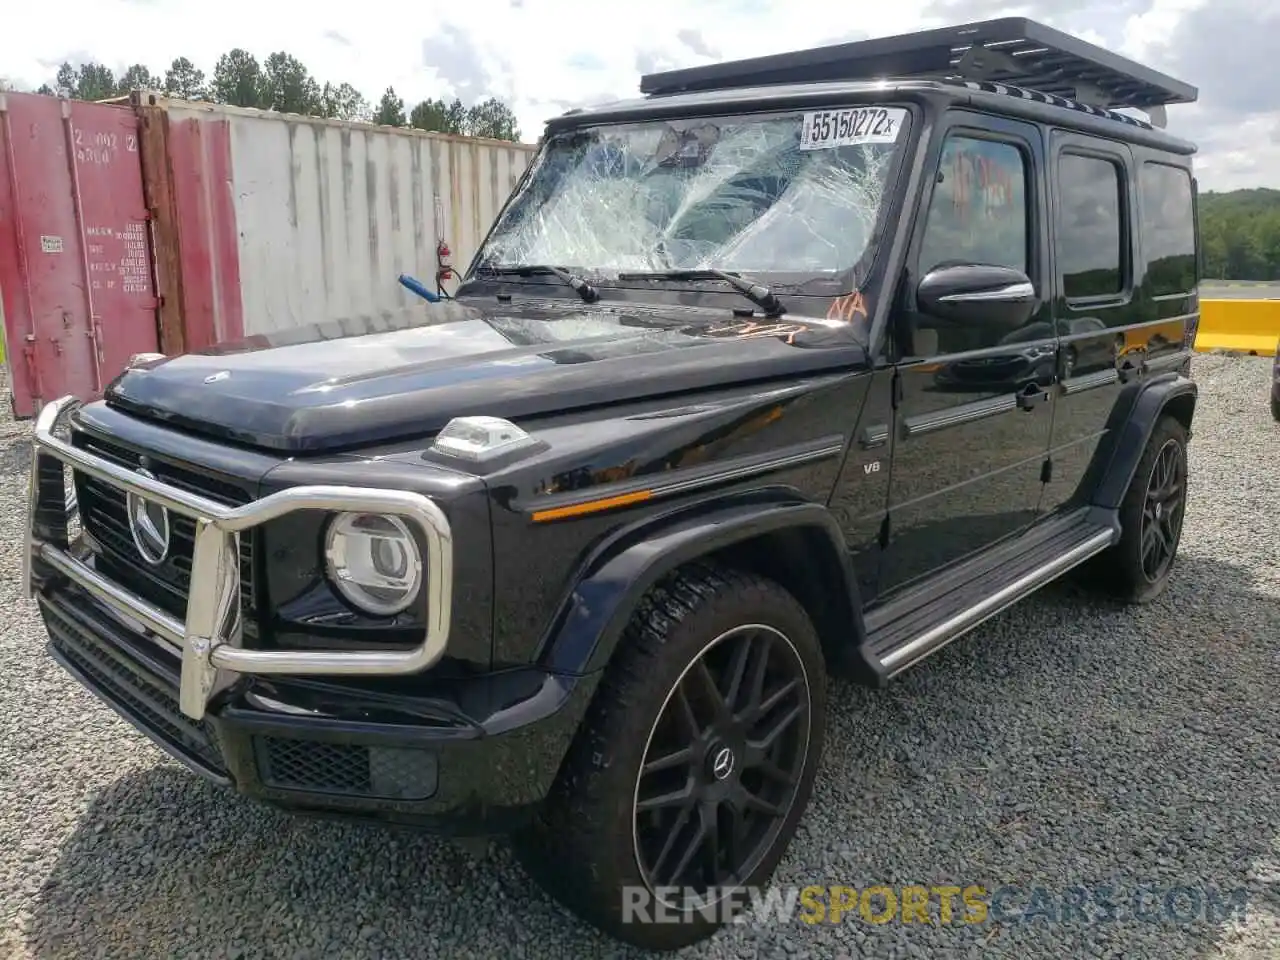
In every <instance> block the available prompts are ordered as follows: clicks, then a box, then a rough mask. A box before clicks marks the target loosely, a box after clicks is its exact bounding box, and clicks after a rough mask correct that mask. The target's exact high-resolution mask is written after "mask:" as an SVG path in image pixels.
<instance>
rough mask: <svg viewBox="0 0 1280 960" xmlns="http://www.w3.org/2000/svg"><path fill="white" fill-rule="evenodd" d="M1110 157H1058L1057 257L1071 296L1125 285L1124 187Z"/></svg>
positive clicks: (1094, 294)
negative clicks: (1107, 158) (1105, 158)
mask: <svg viewBox="0 0 1280 960" xmlns="http://www.w3.org/2000/svg"><path fill="white" fill-rule="evenodd" d="M1121 184H1122V175H1121V168H1120V166H1119V165H1118V164H1116V163H1114V162H1113V161H1111V160H1103V159H1101V158H1099V157H1084V156H1079V155H1077V154H1072V153H1064V154H1063V155H1062V156H1061V157H1060V158H1059V159H1058V196H1059V198H1060V202H1061V210H1060V213H1059V216H1058V223H1057V228H1056V233H1057V257H1058V270H1059V272H1060V273H1061V275H1062V292H1063V294H1064V296H1066V297H1067V299H1069V300H1076V299H1080V298H1084V297H1105V296H1108V295H1113V294H1117V293H1120V292H1121V291H1123V290H1124V261H1125V258H1124V247H1123V243H1124V235H1125V234H1124V227H1123V220H1122V216H1123V210H1124V191H1123V187H1122V186H1121Z"/></svg>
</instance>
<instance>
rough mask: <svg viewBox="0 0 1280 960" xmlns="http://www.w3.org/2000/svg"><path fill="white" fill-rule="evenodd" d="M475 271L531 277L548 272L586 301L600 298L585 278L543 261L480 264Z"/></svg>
mask: <svg viewBox="0 0 1280 960" xmlns="http://www.w3.org/2000/svg"><path fill="white" fill-rule="evenodd" d="M476 272H477V273H496V274H504V273H509V274H515V275H516V276H520V277H531V276H533V275H534V274H535V273H549V274H551V275H552V276H554V277H559V278H560V279H561V280H563V281H564V282H565V283H567V284H568V285H569V286H571V287H573V289H574V291H575V292H576V293H577V294H578V296H580V297H581V298H582V299H583V300H585V301H586V302H587V303H595V302H596V301H597V300H599V299H600V291H599V290H597V289H596V288H595V287H593V286H592V285H591V283H590V282H589V281H587V280H584V279H583V278H582V277H580V276H578V275H577V274H576V273H570V272H569V271H568V270H563V269H561V268H560V267H553V266H549V265H548V264H545V263H528V264H518V265H516V266H482V267H479V268H477V270H476Z"/></svg>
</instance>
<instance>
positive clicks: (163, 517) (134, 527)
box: [128, 470, 169, 567]
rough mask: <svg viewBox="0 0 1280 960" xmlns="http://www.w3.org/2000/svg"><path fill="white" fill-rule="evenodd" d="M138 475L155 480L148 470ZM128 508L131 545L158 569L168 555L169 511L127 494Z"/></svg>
mask: <svg viewBox="0 0 1280 960" xmlns="http://www.w3.org/2000/svg"><path fill="white" fill-rule="evenodd" d="M138 474H139V476H143V477H146V478H147V479H148V480H154V479H155V475H154V474H153V473H152V472H151V471H150V470H139V471H138ZM128 508H129V532H130V533H132V534H133V545H134V546H135V547H137V548H138V553H140V554H141V555H142V559H143V560H145V561H147V563H149V564H151V565H152V566H153V567H158V566H159V565H160V564H162V563H164V558H165V557H167V556H168V555H169V511H168V510H166V509H165V508H164V507H162V506H160V504H158V503H152V502H151V501H150V500H147V499H144V498H143V497H140V496H138V494H136V493H130V494H129V497H128Z"/></svg>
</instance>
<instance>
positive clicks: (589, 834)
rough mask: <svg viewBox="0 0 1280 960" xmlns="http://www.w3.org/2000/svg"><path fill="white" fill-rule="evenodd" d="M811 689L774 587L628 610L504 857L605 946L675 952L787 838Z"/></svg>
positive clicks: (666, 599)
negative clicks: (593, 691) (569, 736)
mask: <svg viewBox="0 0 1280 960" xmlns="http://www.w3.org/2000/svg"><path fill="white" fill-rule="evenodd" d="M825 685H826V674H825V670H824V665H823V659H822V650H821V646H820V644H819V640H818V636H817V633H816V631H815V630H814V627H813V625H812V623H811V622H810V620H809V617H808V616H807V614H806V613H805V611H804V608H803V607H802V606H801V605H800V604H799V603H798V602H797V601H796V600H795V598H794V597H792V596H791V594H789V593H788V592H787V591H786V590H784V589H783V588H782V587H781V586H779V585H778V584H776V583H774V582H772V581H770V580H766V579H764V578H761V577H757V576H754V575H751V574H745V573H740V572H735V571H728V570H717V569H712V568H708V567H702V566H697V567H691V568H686V569H684V570H682V571H680V572H678V573H676V574H675V575H673V576H672V577H670V578H668V579H667V580H666V581H664V582H663V583H661V584H659V585H658V586H657V587H655V588H654V589H653V591H652V592H651V593H650V594H649V595H648V596H647V597H646V598H645V600H644V601H643V602H642V603H641V604H640V607H639V609H637V611H636V613H635V616H634V618H633V619H632V621H631V624H630V625H629V627H628V628H627V631H626V632H625V634H624V636H623V637H622V639H621V641H620V645H619V649H618V652H617V653H616V654H615V656H614V658H613V661H612V662H611V663H610V665H609V667H608V671H607V673H606V675H605V678H604V679H603V680H602V681H601V685H600V689H599V691H598V693H597V695H596V698H595V700H594V702H593V704H592V708H591V710H590V711H589V712H588V715H587V717H586V719H585V720H584V721H583V726H582V729H581V730H580V731H579V733H578V736H577V739H576V740H575V742H574V744H573V746H572V748H571V749H570V753H569V756H568V757H567V759H566V761H565V765H564V768H563V769H562V771H561V774H560V776H559V778H558V780H557V782H556V785H555V787H554V788H553V790H552V794H551V796H550V797H549V798H548V801H547V805H546V809H545V811H544V812H543V814H542V815H541V816H540V817H539V818H538V820H537V821H536V822H535V824H534V825H533V827H532V828H531V829H530V830H529V831H527V832H526V833H524V834H522V835H521V836H519V837H517V838H516V851H517V854H518V855H519V857H520V859H521V861H522V862H523V863H524V865H525V867H526V869H528V870H529V872H530V873H531V874H533V876H534V877H535V878H537V879H538V881H539V882H540V883H541V885H542V886H543V887H544V888H545V889H547V890H548V891H549V892H550V893H551V894H552V895H553V896H554V897H556V899H558V900H559V901H560V902H561V903H563V904H564V905H565V906H567V907H569V909H571V910H572V911H574V912H575V913H576V914H578V915H579V916H580V917H582V918H583V919H585V920H586V921H588V922H589V923H591V924H593V925H595V926H596V927H598V928H600V929H602V930H604V931H605V932H607V933H609V934H610V935H612V936H614V937H616V938H618V939H620V940H623V941H626V942H629V943H632V944H634V945H637V946H640V947H644V948H647V949H656V950H674V949H678V948H680V947H682V946H686V945H688V944H690V943H694V942H696V941H699V940H702V939H704V938H706V937H709V936H711V935H712V934H713V933H714V932H715V931H716V929H717V928H718V927H719V926H720V925H721V923H723V922H724V921H725V920H726V919H728V917H729V915H730V914H731V913H732V912H733V910H734V908H735V907H739V908H740V907H741V906H743V905H744V899H743V893H744V891H745V890H746V889H749V888H754V887H758V886H760V885H762V884H764V883H766V882H767V881H768V879H769V877H770V876H771V875H772V874H773V871H774V869H775V868H776V866H777V863H778V861H779V860H780V859H781V857H782V855H783V853H784V852H785V850H786V848H787V845H788V844H789V842H790V840H791V838H792V836H793V835H794V833H795V830H796V826H797V824H798V823H799V820H800V817H801V816H802V814H803V812H804V809H805V807H806V805H807V803H808V800H809V796H810V794H811V792H812V789H813V779H814V775H815V773H816V770H817V765H818V761H819V757H820V755H821V750H822V742H823V733H824V727H825V724H824V713H825V708H826V699H825ZM731 892H732V893H731Z"/></svg>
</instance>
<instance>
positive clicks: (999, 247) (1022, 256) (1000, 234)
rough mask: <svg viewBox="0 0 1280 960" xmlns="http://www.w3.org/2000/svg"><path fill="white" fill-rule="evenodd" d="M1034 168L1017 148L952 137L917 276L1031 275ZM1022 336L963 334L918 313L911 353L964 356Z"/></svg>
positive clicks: (974, 331)
mask: <svg viewBox="0 0 1280 960" xmlns="http://www.w3.org/2000/svg"><path fill="white" fill-rule="evenodd" d="M1029 167H1030V164H1029V162H1028V160H1027V155H1026V153H1024V151H1023V150H1022V149H1021V148H1019V147H1017V146H1015V145H1014V144H1011V143H1004V142H1001V141H997V140H986V139H982V138H979V137H973V136H964V135H959V134H957V135H953V136H951V137H949V138H948V139H947V141H946V142H945V143H944V144H943V148H942V159H941V163H940V164H939V168H938V175H937V180H936V182H935V184H934V188H933V196H932V198H931V199H930V201H929V209H928V212H927V213H926V214H925V221H924V235H923V236H922V237H921V238H920V256H919V260H918V269H919V276H924V275H925V274H926V273H928V272H929V271H930V270H932V269H933V268H934V267H936V266H938V265H939V264H942V263H946V262H947V261H961V262H964V263H984V264H993V265H995V266H1000V267H1012V268H1013V269H1016V270H1021V271H1023V272H1024V273H1028V274H1030V273H1031V271H1030V270H1028V264H1030V263H1032V258H1031V250H1030V244H1029V236H1030V232H1029V228H1028V223H1029V222H1030V216H1029V211H1028V209H1027V196H1028V194H1029V192H1030V191H1029V188H1028V180H1029V176H1028V172H1029ZM1032 279H1034V277H1033V278H1032ZM1024 335H1025V333H1024V331H1014V332H1012V333H1006V332H1002V331H1000V330H999V329H998V328H996V329H993V328H989V327H981V328H972V327H964V326H960V325H957V324H954V323H950V322H941V321H938V320H935V319H934V318H932V317H929V316H927V315H924V314H920V315H918V316H917V317H916V318H915V331H914V337H915V340H914V343H913V345H912V347H911V350H910V352H911V353H912V354H913V355H915V356H934V355H939V354H946V353H961V352H964V351H966V350H980V349H983V348H984V347H994V346H997V345H999V344H1000V343H1003V342H1012V341H1013V340H1016V339H1018V338H1019V337H1021V336H1024Z"/></svg>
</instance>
